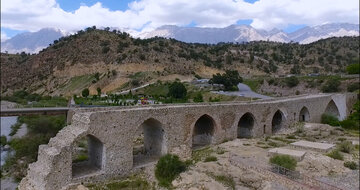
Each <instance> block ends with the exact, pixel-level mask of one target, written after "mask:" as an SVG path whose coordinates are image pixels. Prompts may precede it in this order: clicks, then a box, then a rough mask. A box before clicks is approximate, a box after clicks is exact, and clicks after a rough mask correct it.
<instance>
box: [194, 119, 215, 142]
mask: <svg viewBox="0 0 360 190" xmlns="http://www.w3.org/2000/svg"><path fill="white" fill-rule="evenodd" d="M214 129H215V122H214V120H213V119H212V118H211V117H210V116H208V115H203V116H201V117H200V118H199V119H198V120H197V121H196V123H195V126H194V129H193V136H192V147H193V148H194V149H196V148H200V147H203V146H206V145H209V144H211V142H212V137H213V134H214Z"/></svg>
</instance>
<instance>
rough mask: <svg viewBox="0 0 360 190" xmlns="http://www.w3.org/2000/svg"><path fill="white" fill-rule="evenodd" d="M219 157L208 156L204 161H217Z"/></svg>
mask: <svg viewBox="0 0 360 190" xmlns="http://www.w3.org/2000/svg"><path fill="white" fill-rule="evenodd" d="M215 161H217V158H216V157H215V156H208V157H206V158H205V160H204V162H215Z"/></svg>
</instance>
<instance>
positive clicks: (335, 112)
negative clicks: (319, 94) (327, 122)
mask: <svg viewBox="0 0 360 190" xmlns="http://www.w3.org/2000/svg"><path fill="white" fill-rule="evenodd" d="M325 114H327V115H332V116H334V117H336V118H338V119H339V118H340V112H339V109H338V107H337V106H336V104H335V102H334V100H331V101H330V102H329V103H328V105H327V106H326V109H325Z"/></svg>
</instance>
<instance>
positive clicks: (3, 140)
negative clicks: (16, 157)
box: [0, 135, 7, 146]
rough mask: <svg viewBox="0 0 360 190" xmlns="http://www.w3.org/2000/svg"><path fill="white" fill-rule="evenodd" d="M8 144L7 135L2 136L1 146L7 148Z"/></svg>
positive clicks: (0, 139)
mask: <svg viewBox="0 0 360 190" xmlns="http://www.w3.org/2000/svg"><path fill="white" fill-rule="evenodd" d="M6 144H7V138H6V136H5V135H1V137H0V146H5V145H6Z"/></svg>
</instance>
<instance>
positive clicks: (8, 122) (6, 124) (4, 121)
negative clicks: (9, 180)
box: [1, 116, 17, 165]
mask: <svg viewBox="0 0 360 190" xmlns="http://www.w3.org/2000/svg"><path fill="white" fill-rule="evenodd" d="M16 121H17V117H16V116H15V117H1V135H5V136H6V138H7V140H9V139H10V136H9V134H10V132H11V126H12V125H14V124H15V123H16ZM6 154H7V151H3V150H2V149H1V165H3V164H4V162H5V157H6Z"/></svg>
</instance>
